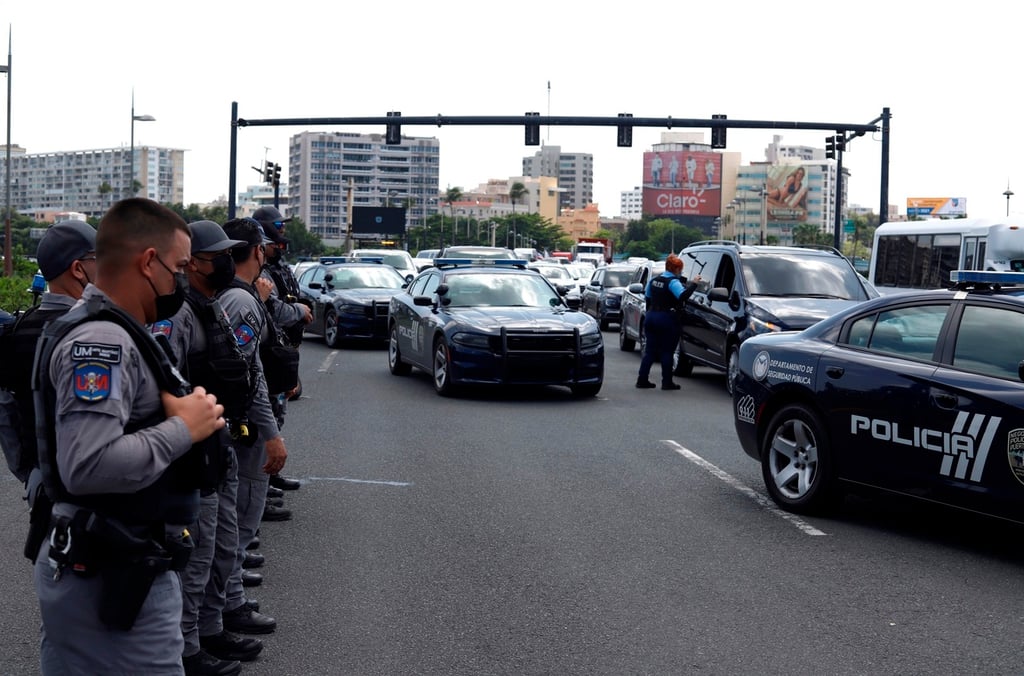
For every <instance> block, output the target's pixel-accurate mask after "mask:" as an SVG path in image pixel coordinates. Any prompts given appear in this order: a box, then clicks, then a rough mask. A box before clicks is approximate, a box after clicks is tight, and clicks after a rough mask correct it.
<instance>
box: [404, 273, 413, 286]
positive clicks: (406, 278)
mask: <svg viewBox="0 0 1024 676" xmlns="http://www.w3.org/2000/svg"><path fill="white" fill-rule="evenodd" d="M412 277H413V276H412V275H406V276H405V283H406V284H408V283H409V282H411V281H412Z"/></svg>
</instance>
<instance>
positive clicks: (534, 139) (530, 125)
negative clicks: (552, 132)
mask: <svg viewBox="0 0 1024 676" xmlns="http://www.w3.org/2000/svg"><path fill="white" fill-rule="evenodd" d="M526 117H540V113H526ZM526 145H528V146H539V145H540V124H539V123H537V122H529V121H528V122H527V123H526Z"/></svg>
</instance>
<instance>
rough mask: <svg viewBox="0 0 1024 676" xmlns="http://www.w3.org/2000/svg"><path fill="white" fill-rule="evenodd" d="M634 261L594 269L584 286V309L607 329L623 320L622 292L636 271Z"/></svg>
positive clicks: (602, 327)
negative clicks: (611, 324)
mask: <svg viewBox="0 0 1024 676" xmlns="http://www.w3.org/2000/svg"><path fill="white" fill-rule="evenodd" d="M636 267H637V266H636V264H634V263H613V264H611V265H603V266H601V267H599V268H598V269H596V270H594V274H593V275H591V277H590V281H588V282H587V284H586V286H584V287H583V293H582V309H583V311H584V312H586V313H587V314H588V315H591V316H593V318H594V319H596V320H597V321H598V322H599V323H600V324H601V329H602V330H603V329H607V328H608V324H610V323H612V322H615V323H620V322H621V321H622V292H623V291H624V290H625V288H626V286H628V285H629V281H630V279H631V278H632V277H633V273H634V272H635V271H636Z"/></svg>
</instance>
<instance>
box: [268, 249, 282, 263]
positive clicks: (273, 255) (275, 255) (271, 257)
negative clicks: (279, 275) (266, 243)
mask: <svg viewBox="0 0 1024 676" xmlns="http://www.w3.org/2000/svg"><path fill="white" fill-rule="evenodd" d="M279 260H281V250H280V249H278V248H277V247H276V246H275V247H272V248H271V249H270V252H269V253H268V254H267V262H268V263H276V262H278V261H279Z"/></svg>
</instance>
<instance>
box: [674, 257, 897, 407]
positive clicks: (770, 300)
mask: <svg viewBox="0 0 1024 676" xmlns="http://www.w3.org/2000/svg"><path fill="white" fill-rule="evenodd" d="M679 256H680V257H681V258H682V259H683V265H684V274H685V275H686V276H687V277H692V276H693V275H700V276H701V280H702V281H701V284H700V285H699V287H698V288H697V290H696V291H695V292H694V294H693V296H691V297H690V299H689V301H687V303H686V310H685V311H684V314H683V333H682V339H681V340H680V341H679V357H678V360H677V365H676V375H680V376H686V375H689V374H690V372H691V371H692V370H693V366H694V364H702V365H706V366H711V367H713V368H717V369H721V370H723V371H725V372H726V389H727V390H728V391H729V392H732V387H733V383H734V382H735V380H736V372H737V368H738V354H739V346H740V343H742V342H743V341H744V340H746V339H747V338H749V337H750V336H755V335H757V334H759V333H769V332H773V331H801V330H803V329H806V328H807V327H808V326H811V325H812V324H815V323H817V322H819V321H821V320H822V319H825V318H826V317H830V316H832V315H834V314H835V313H837V312H839V311H840V310H842V309H844V308H847V307H849V306H851V305H854V304H856V303H860V302H862V301H865V300H868V299H869V298H876V297H877V296H878V292H877V291H875V289H874V287H872V286H871V284H869V283H868V282H867V280H865V279H864V278H863V277H861V276H860V275H859V274H857V271H856V270H854V268H853V266H852V265H851V264H850V261H849V260H847V259H846V258H845V257H844V256H843V255H842V254H840V253H839V252H838V251H836V250H835V249H833V248H831V247H800V246H744V245H741V244H738V243H736V242H727V241H708V242H695V243H693V244H691V245H690V246H688V247H686V248H685V249H683V250H682V251H681V252H680V254H679Z"/></svg>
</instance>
